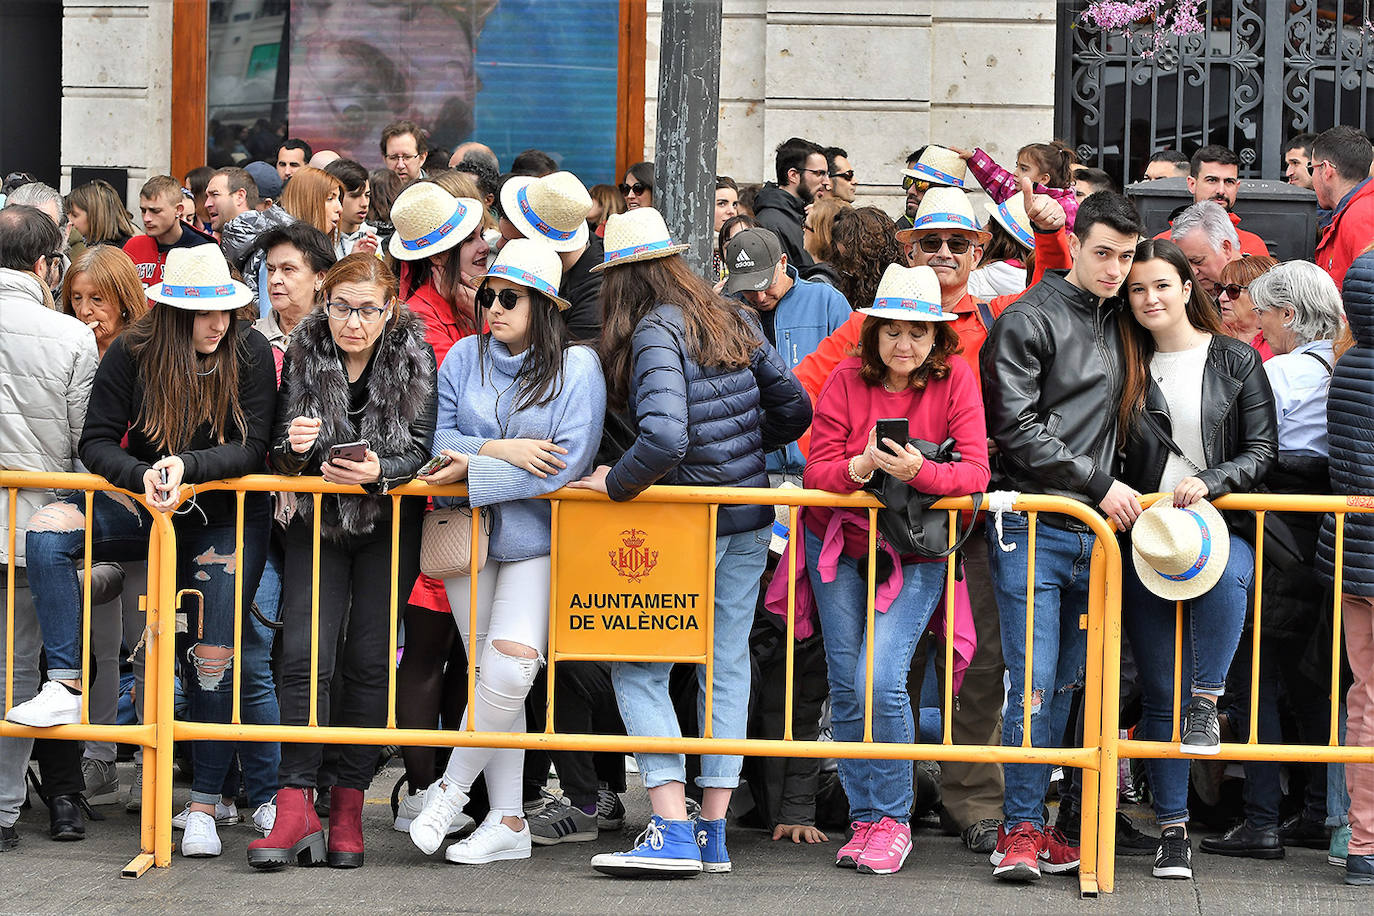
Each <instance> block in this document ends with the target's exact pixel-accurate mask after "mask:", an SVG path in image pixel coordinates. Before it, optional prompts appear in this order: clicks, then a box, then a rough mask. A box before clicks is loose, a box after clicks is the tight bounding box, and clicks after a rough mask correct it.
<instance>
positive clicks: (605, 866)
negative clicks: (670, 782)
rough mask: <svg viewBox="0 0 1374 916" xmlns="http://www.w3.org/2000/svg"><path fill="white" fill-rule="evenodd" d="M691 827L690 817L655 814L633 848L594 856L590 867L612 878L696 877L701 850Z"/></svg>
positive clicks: (699, 871) (698, 871)
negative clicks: (663, 816) (674, 817)
mask: <svg viewBox="0 0 1374 916" xmlns="http://www.w3.org/2000/svg"><path fill="white" fill-rule="evenodd" d="M692 828H693V823H692V822H691V821H669V820H664V819H663V818H661V817H659V816H658V815H657V814H655V815H654V816H652V817H650V818H649V825H648V826H647V827H645V828H644V832H643V833H641V834H640V835H639V839H638V840H636V841H635V848H634V849H631V850H629V851H628V852H610V853H602V854H601V855H599V856H593V857H592V868H595V869H596V870H597V871H599V872H601V873H602V874H603V875H610V876H612V877H614V878H693V877H696V876H697V875H698V874H700V873H701V851H700V850H699V849H698V848H697V838H696V834H695V832H694V831H693V829H692ZM724 848H725V847H724V846H723V845H722V846H721V849H722V851H723V850H724ZM726 864H727V865H728V864H729V863H728V862H727V863H726Z"/></svg>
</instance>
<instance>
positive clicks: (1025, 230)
mask: <svg viewBox="0 0 1374 916" xmlns="http://www.w3.org/2000/svg"><path fill="white" fill-rule="evenodd" d="M984 209H985V210H986V211H987V214H988V216H990V217H992V218H993V219H995V220H997V222H998V223H1000V224H1001V225H1002V228H1003V229H1005V230H1007V231H1008V232H1010V233H1011V236H1012V238H1014V239H1016V241H1018V242H1020V243H1021V244H1022V245H1023V246H1025V247H1026V248H1029V249H1030V250H1031V251H1034V250H1035V227H1034V226H1032V225H1031V221H1030V217H1029V216H1027V215H1026V201H1025V198H1023V197H1022V196H1021V195H1020V194H1013V195H1012V196H1011V197H1008V198H1007V199H1006V200H1005V201H1003V202H1002V203H1000V204H995V203H993V202H992V201H988V202H987V204H986V205H985V207H984Z"/></svg>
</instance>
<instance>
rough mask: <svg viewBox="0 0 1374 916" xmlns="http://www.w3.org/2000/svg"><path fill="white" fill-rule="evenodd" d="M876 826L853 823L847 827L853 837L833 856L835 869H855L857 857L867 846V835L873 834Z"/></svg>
mask: <svg viewBox="0 0 1374 916" xmlns="http://www.w3.org/2000/svg"><path fill="white" fill-rule="evenodd" d="M876 826H877V825H876V824H874V823H872V822H870V821H855V822H854V823H852V824H850V825H849V829H850V830H852V831H853V832H854V835H853V836H851V837H850V838H849V842H848V843H845V844H844V845H843V846H841V847H840V851H839V852H838V853H836V854H835V867H836V868H855V867H857V865H858V862H859V855H860V854H861V853H862V852H863V851H864V847H865V846H867V845H868V835H869V834H870V833H872V832H873V828H874V827H876Z"/></svg>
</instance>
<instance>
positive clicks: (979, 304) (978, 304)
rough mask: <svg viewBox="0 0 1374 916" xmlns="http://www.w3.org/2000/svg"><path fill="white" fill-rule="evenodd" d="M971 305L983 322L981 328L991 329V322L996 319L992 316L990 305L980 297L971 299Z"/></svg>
mask: <svg viewBox="0 0 1374 916" xmlns="http://www.w3.org/2000/svg"><path fill="white" fill-rule="evenodd" d="M973 307H974V308H975V309H977V310H978V319H979V320H980V321H982V322H983V330H985V331H991V330H992V323H993V322H994V321H996V320H997V319H996V318H995V317H993V314H992V306H990V305H988V304H987V303H986V302H984V301H982V300H981V299H975V300H974V301H973Z"/></svg>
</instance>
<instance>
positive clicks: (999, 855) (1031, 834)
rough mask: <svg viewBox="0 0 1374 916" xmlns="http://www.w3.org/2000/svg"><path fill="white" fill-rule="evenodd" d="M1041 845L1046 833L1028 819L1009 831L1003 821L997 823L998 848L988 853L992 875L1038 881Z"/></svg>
mask: <svg viewBox="0 0 1374 916" xmlns="http://www.w3.org/2000/svg"><path fill="white" fill-rule="evenodd" d="M1044 848H1045V834H1044V833H1042V832H1041V831H1040V830H1039V829H1038V828H1037V827H1036V826H1035V825H1034V824H1032V823H1031V822H1030V821H1022V822H1021V823H1019V824H1017V825H1016V826H1015V827H1013V828H1012V829H1011V830H1010V831H1008V830H1007V828H1006V825H1005V824H1003V825H999V826H998V828H997V848H996V849H994V850H993V851H992V855H990V856H988V861H990V862H991V863H992V864H993V866H994V868H993V869H992V876H993V877H994V878H1000V879H1002V880H1003V881H1038V880H1039V879H1040V856H1041V850H1043V849H1044Z"/></svg>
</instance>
